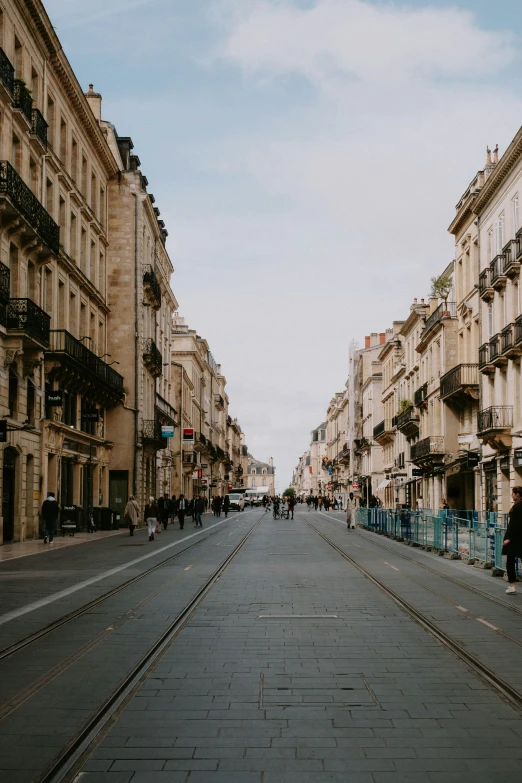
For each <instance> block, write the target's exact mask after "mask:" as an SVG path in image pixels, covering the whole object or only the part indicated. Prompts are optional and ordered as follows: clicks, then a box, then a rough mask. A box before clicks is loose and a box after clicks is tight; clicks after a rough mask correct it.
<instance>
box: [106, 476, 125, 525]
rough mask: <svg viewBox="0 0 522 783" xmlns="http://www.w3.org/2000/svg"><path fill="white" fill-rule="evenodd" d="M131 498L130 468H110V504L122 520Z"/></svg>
mask: <svg viewBox="0 0 522 783" xmlns="http://www.w3.org/2000/svg"><path fill="white" fill-rule="evenodd" d="M128 499H129V471H128V470H110V471H109V506H110V507H111V508H112V510H113V511H116V513H117V514H120V520H123V514H124V512H125V506H126V505H127V501H128Z"/></svg>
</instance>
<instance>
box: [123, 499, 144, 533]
mask: <svg viewBox="0 0 522 783" xmlns="http://www.w3.org/2000/svg"><path fill="white" fill-rule="evenodd" d="M123 513H124V517H125V521H126V522H127V526H128V528H129V533H130V535H131V536H133V535H134V528H135V527H137V525H138V522H139V519H140V507H139V505H138V501H137V500H136V498H135V497H134V495H131V496H130V498H129V502H128V503H127V505H126V506H125V511H124V512H123Z"/></svg>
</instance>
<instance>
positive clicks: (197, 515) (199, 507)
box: [194, 498, 205, 527]
mask: <svg viewBox="0 0 522 783" xmlns="http://www.w3.org/2000/svg"><path fill="white" fill-rule="evenodd" d="M204 510H205V501H204V500H203V498H196V500H195V501H194V519H195V521H196V525H195V526H196V527H203V522H202V521H201V515H202V514H203V511H204Z"/></svg>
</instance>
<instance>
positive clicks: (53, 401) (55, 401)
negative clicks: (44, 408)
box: [45, 389, 63, 407]
mask: <svg viewBox="0 0 522 783" xmlns="http://www.w3.org/2000/svg"><path fill="white" fill-rule="evenodd" d="M45 404H46V405H50V406H56V407H61V406H62V404H63V399H62V390H61V389H55V390H53V391H47V392H45Z"/></svg>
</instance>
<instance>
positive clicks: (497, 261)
mask: <svg viewBox="0 0 522 783" xmlns="http://www.w3.org/2000/svg"><path fill="white" fill-rule="evenodd" d="M505 263H506V256H505V255H504V254H503V253H499V255H498V256H495V258H494V259H493V261H492V262H491V266H490V269H491V284H492V285H493V286H494V285H495V283H497V282H498V280H499V278H502V279H504V278H505V274H504V265H505Z"/></svg>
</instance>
